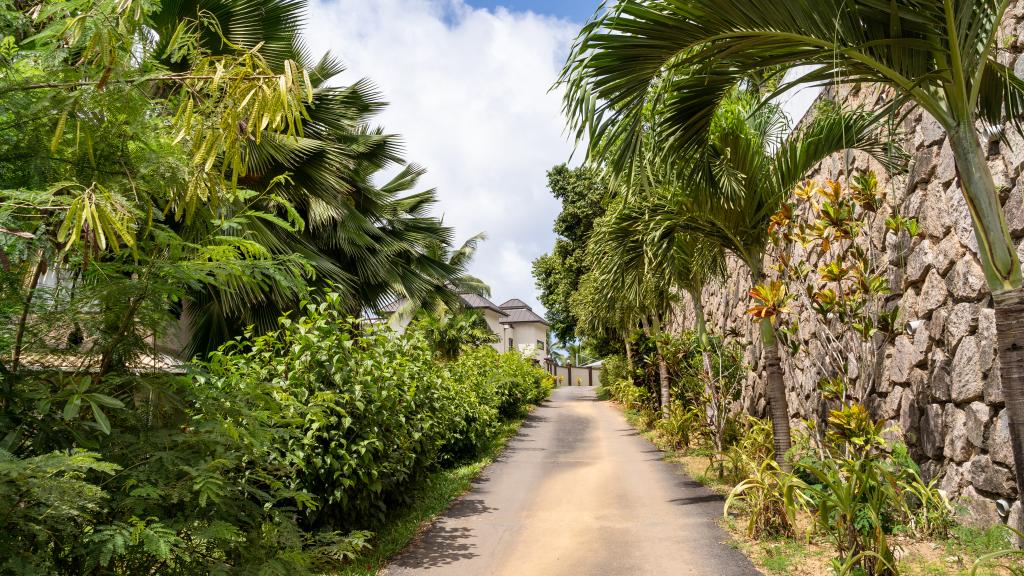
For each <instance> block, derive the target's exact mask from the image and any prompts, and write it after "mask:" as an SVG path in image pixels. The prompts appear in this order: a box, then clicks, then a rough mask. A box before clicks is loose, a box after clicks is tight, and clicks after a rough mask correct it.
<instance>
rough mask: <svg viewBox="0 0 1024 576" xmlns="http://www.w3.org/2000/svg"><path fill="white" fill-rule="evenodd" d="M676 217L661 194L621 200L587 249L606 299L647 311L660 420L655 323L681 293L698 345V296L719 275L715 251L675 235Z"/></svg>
mask: <svg viewBox="0 0 1024 576" xmlns="http://www.w3.org/2000/svg"><path fill="white" fill-rule="evenodd" d="M676 216H677V214H676V210H675V209H674V206H673V205H672V204H670V203H669V202H668V197H667V195H666V194H665V193H664V191H661V190H656V191H655V192H654V193H653V194H649V195H640V196H638V197H633V198H630V197H628V196H627V197H624V198H623V199H621V200H620V201H618V202H617V203H616V205H614V206H612V207H611V208H610V209H609V210H608V212H607V214H606V215H605V216H604V217H603V218H602V219H601V220H599V225H598V226H596V227H595V229H594V233H593V235H592V237H591V240H590V246H589V247H588V250H590V252H591V254H592V255H593V257H594V260H595V263H594V268H593V273H594V275H595V277H596V279H597V280H598V282H599V283H600V285H601V286H602V290H603V291H604V292H605V293H606V294H607V295H608V297H609V299H612V300H614V299H616V298H619V299H625V300H627V301H630V302H635V303H637V306H638V307H642V306H643V303H647V304H649V305H650V306H651V309H649V310H648V315H649V317H650V325H651V326H652V328H654V332H655V334H654V335H653V336H654V337H655V342H656V344H657V352H658V371H659V384H660V392H661V394H660V399H661V402H660V403H661V409H662V416H663V417H667V416H668V413H669V405H670V400H671V399H670V397H669V392H670V386H669V377H668V364H667V362H666V359H665V347H664V342H663V341H662V338H661V334H660V331H661V324H662V321H661V319H662V318H665V317H667V316H668V313H669V311H670V306H671V304H672V294H673V291H674V290H683V291H685V292H686V293H687V294H689V295H690V298H691V300H692V302H693V306H694V312H695V316H696V328H697V332H698V334H700V336H701V338H702V339H703V336H704V333H705V323H704V313H703V307H702V306H701V300H700V298H701V292H702V291H703V288H704V285H705V283H706V282H707V281H708V280H710V279H712V278H714V277H715V276H717V275H720V274H721V273H722V272H724V258H723V256H722V249H721V247H720V246H719V245H718V244H715V243H713V242H710V241H708V240H705V239H704V238H702V237H701V236H699V235H697V234H693V233H690V232H688V231H686V230H685V229H684V230H680V229H679V227H678V225H677V224H678V219H677V217H676Z"/></svg>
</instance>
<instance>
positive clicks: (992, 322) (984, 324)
mask: <svg viewBox="0 0 1024 576" xmlns="http://www.w3.org/2000/svg"><path fill="white" fill-rule="evenodd" d="M995 357H996V311H995V310H993V309H992V308H982V309H981V311H980V312H979V313H978V363H979V364H980V366H981V369H982V371H985V372H988V370H989V369H990V368H992V361H993V360H995Z"/></svg>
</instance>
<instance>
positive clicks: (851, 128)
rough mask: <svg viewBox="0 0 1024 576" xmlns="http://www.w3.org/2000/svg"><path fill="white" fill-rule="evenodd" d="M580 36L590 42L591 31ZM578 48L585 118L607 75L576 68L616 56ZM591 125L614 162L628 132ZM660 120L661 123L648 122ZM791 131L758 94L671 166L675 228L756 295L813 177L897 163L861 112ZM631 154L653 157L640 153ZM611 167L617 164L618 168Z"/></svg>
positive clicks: (574, 71) (729, 110) (776, 374)
mask: <svg viewBox="0 0 1024 576" xmlns="http://www.w3.org/2000/svg"><path fill="white" fill-rule="evenodd" d="M583 34H584V38H586V34H587V29H584V33H583ZM581 42H582V44H581V46H579V47H577V51H576V52H575V53H574V56H573V58H574V59H571V60H570V62H569V63H568V64H567V65H566V69H565V72H564V79H565V81H566V82H568V83H569V84H570V90H569V91H568V93H567V96H566V109H567V111H569V112H573V111H577V112H579V111H580V110H578V109H577V108H575V107H574V106H575V104H576V103H577V99H578V98H581V97H583V94H584V93H585V92H587V91H588V90H589V88H588V87H589V86H591V85H592V84H595V83H600V82H601V78H603V74H604V72H603V69H601V68H595V67H594V66H593V65H591V64H587V65H583V64H581V63H580V62H579V59H581V58H586V57H588V56H589V55H590V52H589V50H591V49H593V50H597V54H598V55H602V58H604V59H608V58H612V57H613V56H614V55H612V56H609V55H607V54H603V53H601V52H600V50H598V49H597V48H587V49H584V47H586V46H589V44H587V40H585V39H584V40H582V41H581ZM599 60H601V59H599ZM641 97H643V96H642V95H638V98H641ZM616 117H618V116H617V115H616ZM644 117H646V116H644ZM581 120H582V118H577V121H581ZM593 120H594V121H595V122H599V125H600V126H601V127H602V128H601V129H598V130H597V131H596V132H595V133H593V134H592V135H591V137H592V140H591V144H590V146H591V148H590V149H591V151H592V152H593V153H594V154H597V155H601V154H607V153H610V151H606V147H607V146H606V145H603V143H605V142H606V140H605V139H607V138H609V137H610V136H609V132H614V131H615V130H620V129H624V128H618V127H617V126H618V125H617V124H616V123H615V122H613V121H611V120H608V119H605V118H603V117H594V118H593ZM657 121H659V119H658V118H657V117H655V118H654V119H653V120H652V122H657ZM787 126H788V120H787V118H786V116H785V114H784V113H783V112H782V110H781V109H780V108H779V107H778V106H776V105H774V104H772V103H770V102H760V101H759V99H758V97H757V95H751V94H748V93H740V94H738V95H734V97H733V98H732V99H730V100H727V101H726V102H724V103H723V104H722V105H721V107H720V108H719V109H718V110H717V112H716V114H715V116H714V122H713V126H710V127H709V128H710V132H709V133H708V134H707V136H708V137H709V139H707V140H705V141H702V143H701V146H702V147H701V148H699V149H695V151H694V153H693V155H692V157H690V158H687V159H685V161H684V159H683V158H673V159H671V160H670V161H668V162H670V164H668V165H667V168H666V169H673V170H677V171H678V170H683V171H684V175H683V178H684V181H685V182H687V183H688V185H687V186H684V187H680V188H678V189H675V190H673V192H674V193H675V198H674V200H675V204H676V206H677V217H676V219H675V224H674V225H675V227H676V228H675V229H676V230H685V231H687V232H689V233H690V234H693V235H695V236H698V237H701V238H703V239H705V240H707V241H710V242H713V243H715V244H717V245H719V246H721V247H722V248H723V249H725V250H727V251H729V252H731V253H732V254H734V255H736V256H737V257H738V258H739V259H740V260H741V261H742V262H743V263H744V264H746V266H747V268H748V270H749V271H750V276H751V283H752V285H754V286H755V287H756V286H758V285H759V284H761V283H762V281H763V279H764V277H765V271H766V269H765V264H764V257H765V254H766V253H767V251H768V248H769V246H770V242H771V234H770V232H769V228H770V226H771V223H772V222H771V220H772V217H773V216H774V215H775V214H776V213H777V212H779V210H780V209H781V208H782V206H783V203H784V202H785V200H786V198H787V197H788V195H789V193H790V191H791V190H792V189H793V188H794V187H795V186H796V184H797V183H798V182H799V181H800V180H801V179H802V178H803V177H804V174H805V173H806V172H807V171H809V170H810V169H812V168H813V167H814V166H815V165H816V164H817V163H818V162H820V161H821V160H823V159H825V158H827V157H828V156H829V155H830V154H832V153H834V152H837V151H840V150H844V149H848V148H854V149H860V150H863V151H865V152H867V153H869V154H871V155H873V156H874V157H875V158H876V159H878V160H879V161H880V162H881V163H883V165H885V166H888V167H891V168H893V169H896V168H897V167H898V166H899V160H901V157H899V156H896V157H894V156H893V154H892V153H891V150H890V146H889V145H888V144H887V142H886V140H885V138H884V137H883V135H881V134H879V133H878V132H876V131H875V130H874V129H873V128H872V119H871V117H870V116H869V115H868V114H866V113H864V112H861V111H853V112H850V111H843V110H840V109H838V108H835V107H822V108H820V109H819V110H818V113H817V114H816V116H815V118H814V119H813V120H812V121H811V122H809V123H808V124H806V125H805V126H802V127H801V128H799V129H797V130H796V131H794V132H793V133H792V134H789V135H788V136H786V133H785V130H784V128H785V127H787ZM619 145H620V146H626V144H625V143H620V144H619ZM616 150H618V148H616ZM634 153H635V154H638V155H643V154H647V153H646V152H644V149H643V148H641V149H639V150H634ZM598 157H601V156H598ZM609 161H610V162H612V165H613V166H614V165H615V164H614V160H612V159H609ZM623 169H628V167H624V168H623ZM630 177H631V178H635V176H630ZM758 323H759V329H760V330H759V331H760V336H761V341H762V345H763V362H764V369H765V372H766V375H767V378H766V379H767V395H768V398H769V408H770V410H771V414H772V423H773V425H774V426H775V439H776V454H775V457H776V459H777V460H778V462H779V464H780V466H781V467H782V468H783V469H784V470H788V469H789V467H790V465H789V463H788V462H786V451H788V450H789V448H790V446H791V444H792V440H791V436H790V430H789V406H788V401H787V399H786V388H785V383H784V380H783V374H782V366H781V356H780V351H779V346H778V338H777V334H776V326H775V323H774V320H773V318H772V317H771V316H765V317H762V318H761V319H759V321H758Z"/></svg>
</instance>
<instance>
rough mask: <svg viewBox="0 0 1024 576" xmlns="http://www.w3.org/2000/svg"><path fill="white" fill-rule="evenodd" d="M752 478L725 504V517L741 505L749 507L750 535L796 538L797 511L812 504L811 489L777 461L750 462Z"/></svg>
mask: <svg viewBox="0 0 1024 576" xmlns="http://www.w3.org/2000/svg"><path fill="white" fill-rule="evenodd" d="M747 466H748V467H749V468H750V469H751V470H753V472H752V473H751V475H750V476H749V477H748V478H746V479H745V480H743V481H741V482H740V483H739V484H737V485H736V487H735V488H733V489H732V491H731V492H729V496H728V498H726V500H725V508H724V511H723V514H726V515H728V514H729V508H730V507H731V506H733V505H734V504H735V503H737V502H743V503H744V504H746V506H747V512H748V514H749V518H748V520H747V535H749V536H752V537H754V538H778V537H781V536H787V537H792V536H794V526H795V520H796V512H797V510H799V509H801V508H804V507H806V505H807V502H808V495H807V492H806V490H807V485H806V484H804V482H803V481H802V480H800V479H799V478H798V477H796V476H794V475H793V474H789V473H787V472H784V471H783V470H781V469H779V465H778V463H776V462H775V460H774V459H773V458H765V459H762V460H761V461H760V462H759V463H757V462H754V461H751V460H749V459H748V460H747Z"/></svg>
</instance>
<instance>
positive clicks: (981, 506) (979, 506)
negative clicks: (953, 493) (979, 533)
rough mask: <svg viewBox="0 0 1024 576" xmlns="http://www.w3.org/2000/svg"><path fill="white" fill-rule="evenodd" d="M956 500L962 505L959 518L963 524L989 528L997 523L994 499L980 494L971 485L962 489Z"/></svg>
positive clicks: (997, 515) (997, 514)
mask: <svg viewBox="0 0 1024 576" xmlns="http://www.w3.org/2000/svg"><path fill="white" fill-rule="evenodd" d="M958 501H959V503H960V504H961V505H962V506H963V513H962V516H961V518H960V520H961V522H963V523H964V524H968V525H970V526H976V527H978V528H990V527H992V526H994V525H995V524H997V523H999V521H1000V519H999V513H998V512H997V511H996V503H995V500H992V499H990V498H986V497H985V496H982V495H981V494H979V493H978V491H977V490H975V489H974V488H973V487H972V486H968V487H966V488H964V489H963V491H962V492H961V495H960V498H959V499H958Z"/></svg>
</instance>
